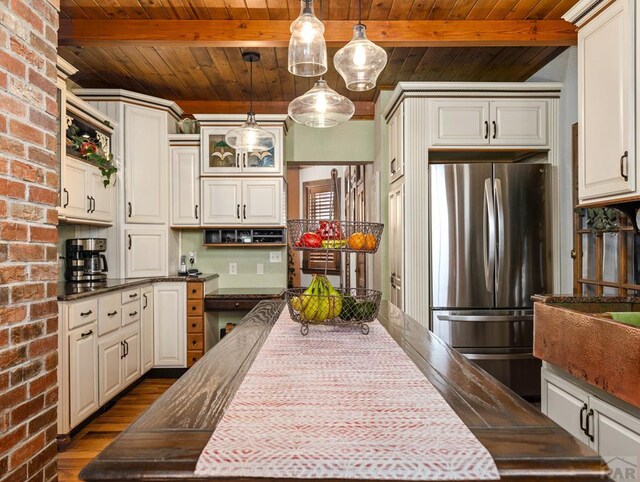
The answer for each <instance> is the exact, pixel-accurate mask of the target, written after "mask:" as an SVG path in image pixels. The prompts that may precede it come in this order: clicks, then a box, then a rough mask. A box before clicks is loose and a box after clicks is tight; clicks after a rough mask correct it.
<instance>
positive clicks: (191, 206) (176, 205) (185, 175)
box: [169, 136, 202, 226]
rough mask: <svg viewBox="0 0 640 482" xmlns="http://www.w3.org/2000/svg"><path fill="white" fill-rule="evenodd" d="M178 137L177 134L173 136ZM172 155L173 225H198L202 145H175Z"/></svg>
mask: <svg viewBox="0 0 640 482" xmlns="http://www.w3.org/2000/svg"><path fill="white" fill-rule="evenodd" d="M173 137H177V136H173ZM169 151H170V157H171V160H170V162H171V225H172V226H198V225H200V220H201V217H202V213H201V209H200V147H199V146H198V145H197V144H193V143H192V144H191V145H189V144H185V145H174V144H173V141H172V145H171V148H170V149H169Z"/></svg>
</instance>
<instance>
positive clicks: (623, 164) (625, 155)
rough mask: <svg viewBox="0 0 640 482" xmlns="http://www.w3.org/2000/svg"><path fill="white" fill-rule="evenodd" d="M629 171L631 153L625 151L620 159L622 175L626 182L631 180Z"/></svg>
mask: <svg viewBox="0 0 640 482" xmlns="http://www.w3.org/2000/svg"><path fill="white" fill-rule="evenodd" d="M625 159H626V160H627V170H626V171H625V162H624V160H625ZM628 169H629V151H624V154H622V157H621V158H620V175H621V176H622V178H623V179H624V180H625V182H627V181H628V180H629V174H628V172H627V171H628Z"/></svg>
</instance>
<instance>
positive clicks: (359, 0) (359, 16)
mask: <svg viewBox="0 0 640 482" xmlns="http://www.w3.org/2000/svg"><path fill="white" fill-rule="evenodd" d="M358 23H359V24H360V25H362V0H358Z"/></svg>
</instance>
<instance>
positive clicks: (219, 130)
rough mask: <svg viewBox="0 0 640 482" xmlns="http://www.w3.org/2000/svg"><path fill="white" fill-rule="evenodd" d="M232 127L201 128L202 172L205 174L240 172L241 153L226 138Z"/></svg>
mask: <svg viewBox="0 0 640 482" xmlns="http://www.w3.org/2000/svg"><path fill="white" fill-rule="evenodd" d="M229 129H231V127H227V126H224V127H203V128H202V129H201V130H200V146H201V148H202V150H201V153H202V159H201V172H202V174H204V175H209V176H211V175H217V174H239V173H240V172H241V169H242V167H241V160H240V156H241V153H240V152H239V151H236V150H235V149H234V148H232V147H230V146H229V145H228V144H227V143H226V142H225V140H224V137H225V135H226V133H227V131H228V130H229Z"/></svg>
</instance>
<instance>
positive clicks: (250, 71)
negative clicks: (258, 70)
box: [249, 62, 253, 114]
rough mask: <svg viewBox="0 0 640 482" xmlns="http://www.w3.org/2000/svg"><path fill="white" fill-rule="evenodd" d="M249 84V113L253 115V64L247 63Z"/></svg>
mask: <svg viewBox="0 0 640 482" xmlns="http://www.w3.org/2000/svg"><path fill="white" fill-rule="evenodd" d="M249 64H250V65H249V79H250V80H249V82H250V83H251V84H250V85H251V87H250V88H249V113H250V114H253V62H249Z"/></svg>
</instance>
